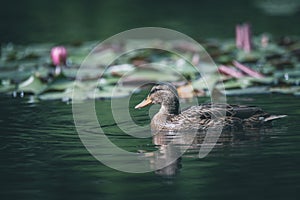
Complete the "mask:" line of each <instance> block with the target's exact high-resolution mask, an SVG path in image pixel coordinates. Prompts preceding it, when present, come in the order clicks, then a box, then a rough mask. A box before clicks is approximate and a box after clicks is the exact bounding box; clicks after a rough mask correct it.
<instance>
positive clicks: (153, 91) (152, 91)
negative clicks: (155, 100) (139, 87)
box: [150, 88, 162, 94]
mask: <svg viewBox="0 0 300 200" xmlns="http://www.w3.org/2000/svg"><path fill="white" fill-rule="evenodd" d="M159 90H162V89H158V88H155V89H153V90H151V92H150V94H153V93H155V92H157V91H159Z"/></svg>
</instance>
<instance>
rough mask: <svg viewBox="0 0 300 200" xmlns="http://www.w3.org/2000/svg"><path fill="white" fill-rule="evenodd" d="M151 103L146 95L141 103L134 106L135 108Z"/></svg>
mask: <svg viewBox="0 0 300 200" xmlns="http://www.w3.org/2000/svg"><path fill="white" fill-rule="evenodd" d="M151 103H152V100H151V99H150V98H149V97H147V99H145V100H144V101H142V102H141V103H139V104H138V105H136V106H135V107H134V108H135V109H137V108H144V107H145V106H148V105H149V104H151Z"/></svg>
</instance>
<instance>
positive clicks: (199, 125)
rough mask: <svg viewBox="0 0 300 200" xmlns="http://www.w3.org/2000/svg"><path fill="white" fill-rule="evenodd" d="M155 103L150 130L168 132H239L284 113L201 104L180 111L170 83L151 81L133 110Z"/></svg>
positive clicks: (267, 121) (255, 108) (270, 120)
mask: <svg viewBox="0 0 300 200" xmlns="http://www.w3.org/2000/svg"><path fill="white" fill-rule="evenodd" d="M152 104H159V105H160V109H159V111H158V112H157V113H156V114H155V115H154V116H153V118H152V119H151V123H150V127H151V132H165V131H167V132H169V131H173V132H174V131H184V132H188V131H198V132H200V131H206V130H208V129H214V128H216V129H220V128H221V129H222V130H223V131H231V132H232V131H243V130H246V129H259V128H261V127H263V126H270V125H271V122H272V121H273V120H276V119H280V118H283V117H286V115H271V114H269V113H267V112H265V111H263V109H261V108H259V107H256V106H247V105H231V104H225V103H205V104H200V105H197V106H191V107H188V108H186V109H183V110H180V102H179V96H178V92H177V90H176V88H175V86H174V85H172V84H171V83H159V84H155V85H154V86H153V87H152V89H151V90H150V93H149V94H148V96H147V97H146V98H145V99H144V100H143V101H142V102H140V103H139V104H137V105H136V106H135V109H141V108H144V107H146V106H149V105H152Z"/></svg>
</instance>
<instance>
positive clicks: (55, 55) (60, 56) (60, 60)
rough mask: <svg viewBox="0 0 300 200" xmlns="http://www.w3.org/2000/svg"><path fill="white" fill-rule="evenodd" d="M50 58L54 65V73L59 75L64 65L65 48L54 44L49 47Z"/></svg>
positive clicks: (65, 57)
mask: <svg viewBox="0 0 300 200" xmlns="http://www.w3.org/2000/svg"><path fill="white" fill-rule="evenodd" d="M50 55H51V60H52V63H53V64H54V65H55V71H54V75H56V76H57V75H59V74H60V73H61V71H62V66H64V65H66V61H67V49H66V48H65V47H63V46H56V47H53V48H52V49H51V53H50Z"/></svg>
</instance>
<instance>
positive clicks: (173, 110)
mask: <svg viewBox="0 0 300 200" xmlns="http://www.w3.org/2000/svg"><path fill="white" fill-rule="evenodd" d="M159 113H160V114H166V115H178V114H179V113H180V109H179V101H178V98H176V97H173V98H170V99H168V101H165V102H163V103H162V104H161V108H160V110H159Z"/></svg>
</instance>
